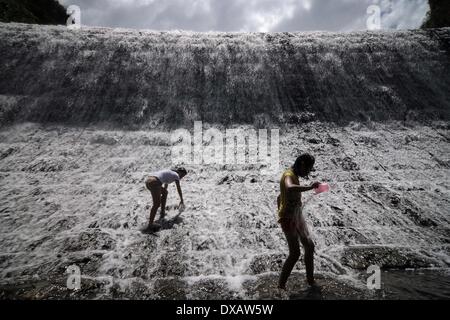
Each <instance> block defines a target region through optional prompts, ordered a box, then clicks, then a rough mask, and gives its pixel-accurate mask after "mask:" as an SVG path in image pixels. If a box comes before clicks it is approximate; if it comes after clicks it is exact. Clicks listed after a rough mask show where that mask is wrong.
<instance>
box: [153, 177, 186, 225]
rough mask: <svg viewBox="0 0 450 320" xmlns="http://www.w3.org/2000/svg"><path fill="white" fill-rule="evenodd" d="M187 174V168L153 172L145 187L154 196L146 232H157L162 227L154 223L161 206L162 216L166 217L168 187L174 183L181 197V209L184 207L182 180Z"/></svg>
mask: <svg viewBox="0 0 450 320" xmlns="http://www.w3.org/2000/svg"><path fill="white" fill-rule="evenodd" d="M186 174H187V171H186V169H185V168H174V169H171V170H160V171H157V172H153V173H151V174H150V176H149V177H148V178H147V180H146V181H145V186H146V187H147V189H148V190H149V191H150V192H151V194H152V199H153V206H152V208H151V209H150V221H149V224H148V227H147V229H146V230H157V229H159V228H160V227H161V226H160V225H159V224H157V223H154V221H155V216H156V211H158V208H159V207H160V206H161V216H164V213H165V209H166V201H167V194H168V193H169V192H168V191H167V187H168V185H169V184H171V183H172V182H175V184H176V186H177V191H178V195H179V196H180V207H181V206H183V205H184V201H183V193H182V192H181V186H180V180H181V179H183V177H184V176H185V175H186Z"/></svg>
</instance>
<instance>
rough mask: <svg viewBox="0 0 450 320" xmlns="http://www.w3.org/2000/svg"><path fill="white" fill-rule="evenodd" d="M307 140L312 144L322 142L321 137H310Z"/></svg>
mask: <svg viewBox="0 0 450 320" xmlns="http://www.w3.org/2000/svg"><path fill="white" fill-rule="evenodd" d="M307 141H308V142H309V143H311V144H320V143H322V141H321V140H320V139H318V138H310V139H308V140H307Z"/></svg>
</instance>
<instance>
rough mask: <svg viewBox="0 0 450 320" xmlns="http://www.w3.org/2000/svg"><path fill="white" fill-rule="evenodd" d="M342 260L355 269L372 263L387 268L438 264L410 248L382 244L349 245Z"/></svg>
mask: <svg viewBox="0 0 450 320" xmlns="http://www.w3.org/2000/svg"><path fill="white" fill-rule="evenodd" d="M341 262H342V264H344V265H346V266H349V267H351V268H354V269H367V268H368V267H369V266H370V265H377V266H379V267H380V268H385V269H392V268H396V269H406V268H426V267H430V266H432V265H434V264H436V261H434V260H431V259H429V258H427V257H426V256H424V255H422V254H420V253H418V252H413V251H412V250H410V249H408V248H394V247H382V246H364V247H358V246H355V247H347V248H345V249H344V252H343V255H342V258H341Z"/></svg>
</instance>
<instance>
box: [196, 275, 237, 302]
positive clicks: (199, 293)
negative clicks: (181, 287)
mask: <svg viewBox="0 0 450 320" xmlns="http://www.w3.org/2000/svg"><path fill="white" fill-rule="evenodd" d="M237 297H238V293H237V292H233V291H232V290H231V289H230V288H229V285H228V283H227V282H226V281H225V279H221V278H216V279H201V280H199V281H197V282H195V283H194V284H192V285H191V286H190V288H189V294H188V299H194V300H230V299H236V298H237Z"/></svg>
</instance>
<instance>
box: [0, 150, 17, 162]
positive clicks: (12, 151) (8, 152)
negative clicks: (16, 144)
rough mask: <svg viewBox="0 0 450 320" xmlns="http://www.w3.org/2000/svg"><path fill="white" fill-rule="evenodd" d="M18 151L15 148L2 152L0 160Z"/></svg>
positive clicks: (0, 152)
mask: <svg viewBox="0 0 450 320" xmlns="http://www.w3.org/2000/svg"><path fill="white" fill-rule="evenodd" d="M15 151H16V149H15V148H7V149H6V150H0V160H3V159H5V158H6V157H8V156H10V155H12V154H13V153H14V152H15Z"/></svg>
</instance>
